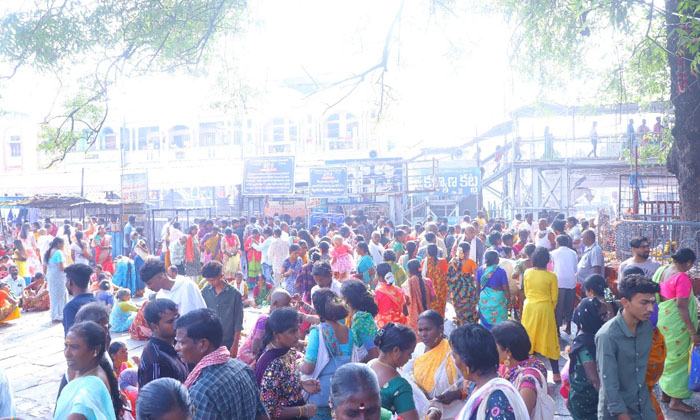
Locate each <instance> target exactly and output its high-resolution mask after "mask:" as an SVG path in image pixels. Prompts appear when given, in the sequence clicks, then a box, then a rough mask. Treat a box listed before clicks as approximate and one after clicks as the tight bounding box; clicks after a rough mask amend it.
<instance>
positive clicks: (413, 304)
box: [401, 276, 430, 331]
mask: <svg viewBox="0 0 700 420" xmlns="http://www.w3.org/2000/svg"><path fill="white" fill-rule="evenodd" d="M419 282H420V280H418V276H411V277H409V278H408V280H406V281H405V282H404V284H403V286H401V287H402V288H403V291H404V293H406V295H407V296H408V301H409V304H408V319H407V320H406V321H407V323H406V325H408V326H409V327H411V329H412V330H413V331H418V315H420V314H421V313H423V311H425V310H426V309H428V308H426V307H425V306H423V300H422V299H421V296H423V295H422V293H421V291H420V283H419ZM429 293H430V292H429V289H428V285H427V283H426V284H425V294H426V296H425V300H426V302H429V301H430V298H429Z"/></svg>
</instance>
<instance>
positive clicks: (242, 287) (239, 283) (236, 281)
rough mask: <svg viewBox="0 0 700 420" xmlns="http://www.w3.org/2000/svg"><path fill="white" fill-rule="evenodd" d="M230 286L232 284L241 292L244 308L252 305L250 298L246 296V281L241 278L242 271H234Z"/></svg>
mask: <svg viewBox="0 0 700 420" xmlns="http://www.w3.org/2000/svg"><path fill="white" fill-rule="evenodd" d="M231 286H233V288H234V289H236V290H238V293H240V294H241V299H242V300H243V307H244V308H247V307H249V306H252V305H251V303H250V299H249V298H248V283H247V282H246V281H244V280H243V273H241V272H240V271H239V272H237V273H236V275H235V276H234V277H233V281H232V282H231Z"/></svg>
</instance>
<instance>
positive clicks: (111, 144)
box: [100, 127, 117, 150]
mask: <svg viewBox="0 0 700 420" xmlns="http://www.w3.org/2000/svg"><path fill="white" fill-rule="evenodd" d="M100 149H102V150H117V135H116V134H115V133H114V131H113V130H112V129H111V128H109V127H105V128H104V129H103V130H102V133H100Z"/></svg>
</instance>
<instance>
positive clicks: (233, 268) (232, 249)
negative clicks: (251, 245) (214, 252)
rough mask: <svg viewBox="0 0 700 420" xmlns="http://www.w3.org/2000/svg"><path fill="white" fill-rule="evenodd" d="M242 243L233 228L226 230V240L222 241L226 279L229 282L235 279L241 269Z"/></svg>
mask: <svg viewBox="0 0 700 420" xmlns="http://www.w3.org/2000/svg"><path fill="white" fill-rule="evenodd" d="M240 249H241V243H240V242H239V241H238V236H236V235H234V234H233V230H231V228H226V229H225V230H224V238H223V239H222V240H221V252H222V255H223V258H224V260H223V261H222V264H223V265H224V278H225V279H227V280H230V279H233V277H234V276H235V275H236V273H238V272H239V271H240V269H241V257H240Z"/></svg>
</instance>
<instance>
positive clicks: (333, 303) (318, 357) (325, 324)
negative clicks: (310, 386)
mask: <svg viewBox="0 0 700 420" xmlns="http://www.w3.org/2000/svg"><path fill="white" fill-rule="evenodd" d="M312 301H313V305H314V309H315V310H316V313H317V314H318V316H319V317H320V318H321V323H320V324H318V326H316V327H314V328H312V329H311V331H309V334H308V336H307V342H308V345H307V347H306V353H305V356H304V362H303V363H302V364H301V366H300V369H299V370H300V371H301V373H303V374H305V375H310V377H311V379H317V380H318V381H319V382H320V384H321V392H319V393H318V394H314V395H311V396H309V399H308V402H309V403H312V404H316V407H317V409H316V416H315V417H314V419H318V420H321V419H329V420H330V419H331V418H332V416H331V408H330V406H329V405H328V397H329V396H330V392H331V376H333V373H335V371H336V370H337V369H338V368H339V367H341V366H343V365H344V364H346V363H349V362H350V359H351V358H352V347H353V342H352V337H350V330H349V329H348V327H346V326H345V325H343V324H342V323H341V322H342V321H343V320H344V319H345V317H347V316H348V311H347V309H345V306H343V304H342V303H340V302H338V301H337V298H336V296H335V293H333V291H331V289H320V290H317V291H316V293H314V295H313V297H312Z"/></svg>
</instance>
